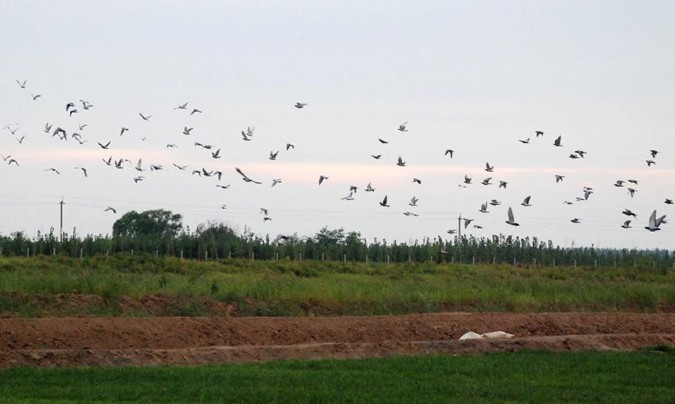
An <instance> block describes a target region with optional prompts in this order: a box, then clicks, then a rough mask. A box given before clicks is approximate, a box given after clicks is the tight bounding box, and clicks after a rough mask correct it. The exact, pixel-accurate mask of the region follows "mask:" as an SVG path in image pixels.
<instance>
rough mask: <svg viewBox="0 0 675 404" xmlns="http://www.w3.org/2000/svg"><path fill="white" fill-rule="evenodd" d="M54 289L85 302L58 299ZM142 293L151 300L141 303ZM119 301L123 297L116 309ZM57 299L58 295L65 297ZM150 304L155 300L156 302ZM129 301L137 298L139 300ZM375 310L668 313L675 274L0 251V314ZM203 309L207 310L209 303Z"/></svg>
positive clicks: (674, 293) (332, 312)
mask: <svg viewBox="0 0 675 404" xmlns="http://www.w3.org/2000/svg"><path fill="white" fill-rule="evenodd" d="M60 294H71V295H69V296H70V297H72V296H76V297H78V296H79V297H91V298H89V299H87V298H82V299H79V300H77V299H76V303H77V304H60V303H59V302H62V301H63V300H64V297H63V296H60V297H59V295H60ZM148 296H153V297H159V299H155V303H154V306H153V305H147V304H144V303H142V302H143V300H144V299H145V298H147V297H148ZM129 299H131V300H132V301H134V302H135V303H133V304H128V302H129ZM65 300H66V301H67V300H68V298H66V299H65ZM157 301H159V303H157ZM139 302H140V303H139ZM218 302H225V303H228V304H231V305H232V306H233V307H234V309H235V312H236V313H237V314H238V315H266V316H294V315H307V314H315V315H350V314H351V315H377V314H403V313H416V312H438V311H446V310H449V311H515V312H542V311H640V312H654V311H673V309H675V272H674V271H672V270H667V269H665V270H664V269H652V268H637V269H634V268H581V267H579V268H573V267H556V268H551V267H544V268H542V267H538V268H527V267H518V268H514V267H512V266H508V265H496V266H491V265H484V266H480V265H475V266H474V265H466V264H462V265H449V264H434V263H412V264H365V263H337V262H317V261H303V262H297V261H248V260H240V259H232V260H224V261H221V262H215V261H208V262H204V261H189V260H180V259H176V258H161V257H160V258H156V257H149V256H115V257H95V258H85V259H82V260H80V259H71V258H67V257H59V256H56V257H49V256H47V257H34V258H6V257H5V258H0V315H5V316H6V315H11V316H27V317H40V316H64V315H103V316H119V315H125V316H148V315H187V316H198V315H213V314H222V305H220V306H221V308H220V310H221V311H220V312H217V310H216V311H214V310H215V309H214V307H215V306H217V303H218ZM214 305H215V306H214Z"/></svg>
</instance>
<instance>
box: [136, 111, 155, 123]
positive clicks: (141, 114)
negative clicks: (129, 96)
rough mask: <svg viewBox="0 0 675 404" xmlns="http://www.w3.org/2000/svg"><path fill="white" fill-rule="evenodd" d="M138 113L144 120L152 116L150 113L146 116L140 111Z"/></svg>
mask: <svg viewBox="0 0 675 404" xmlns="http://www.w3.org/2000/svg"><path fill="white" fill-rule="evenodd" d="M138 115H140V116H141V118H143V120H144V121H148V120H150V118H152V115H147V116H146V115H143V113H142V112H139V113H138Z"/></svg>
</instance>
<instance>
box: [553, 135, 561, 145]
mask: <svg viewBox="0 0 675 404" xmlns="http://www.w3.org/2000/svg"><path fill="white" fill-rule="evenodd" d="M561 141H562V136H558V137H557V138H556V139H555V140H554V141H553V146H556V147H562V144H561V143H560V142H561Z"/></svg>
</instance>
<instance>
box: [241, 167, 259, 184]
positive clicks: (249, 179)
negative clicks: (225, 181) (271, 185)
mask: <svg viewBox="0 0 675 404" xmlns="http://www.w3.org/2000/svg"><path fill="white" fill-rule="evenodd" d="M234 169H235V170H236V171H237V172H238V173H239V175H241V177H242V179H243V180H244V182H252V183H254V184H262V182H260V181H255V180H252V179H251V178H249V177H248V176H247V175H246V174H244V172H243V171H241V170H240V169H239V168H238V167H235V168H234Z"/></svg>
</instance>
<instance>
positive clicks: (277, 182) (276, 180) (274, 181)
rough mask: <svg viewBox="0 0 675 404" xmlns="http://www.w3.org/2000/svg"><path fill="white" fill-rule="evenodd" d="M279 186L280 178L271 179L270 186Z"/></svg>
mask: <svg viewBox="0 0 675 404" xmlns="http://www.w3.org/2000/svg"><path fill="white" fill-rule="evenodd" d="M277 184H281V178H272V186H275V185H277Z"/></svg>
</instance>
